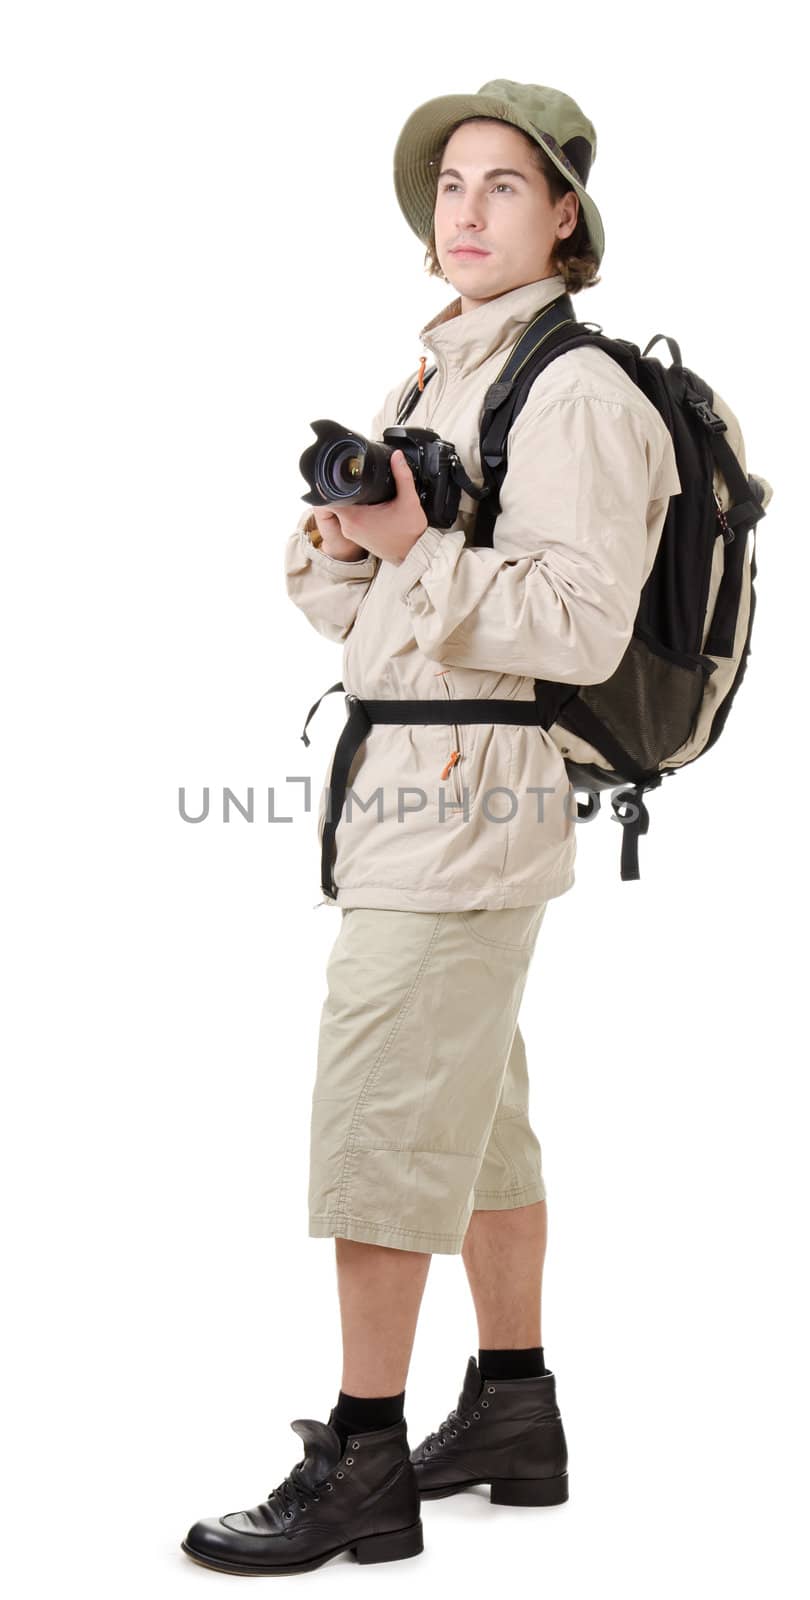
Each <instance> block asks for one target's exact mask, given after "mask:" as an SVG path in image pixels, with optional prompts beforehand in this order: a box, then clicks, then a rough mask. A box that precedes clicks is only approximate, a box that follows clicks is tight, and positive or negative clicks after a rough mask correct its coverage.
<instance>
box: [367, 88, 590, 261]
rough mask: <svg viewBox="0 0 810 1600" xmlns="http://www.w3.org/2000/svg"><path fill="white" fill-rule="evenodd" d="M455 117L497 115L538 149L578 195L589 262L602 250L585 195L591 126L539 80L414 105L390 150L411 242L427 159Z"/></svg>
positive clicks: (429, 182) (426, 189) (421, 206)
mask: <svg viewBox="0 0 810 1600" xmlns="http://www.w3.org/2000/svg"><path fill="white" fill-rule="evenodd" d="M462 117H497V118H498V120H499V121H501V122H511V123H512V125H513V126H514V127H515V128H520V129H521V130H522V132H523V133H526V134H528V136H529V138H530V139H533V140H534V142H535V144H540V145H542V147H543V149H544V150H545V152H546V154H547V155H548V156H550V158H551V160H552V161H553V162H554V165H555V166H556V167H558V168H559V170H560V172H561V173H562V175H563V177H564V178H567V179H568V180H569V182H570V184H571V188H572V189H573V190H574V192H575V194H577V195H578V196H579V203H580V207H581V209H582V214H583V216H584V218H585V225H586V227H587V229H588V234H589V237H590V241H591V244H592V246H593V249H594V252H595V254H596V259H597V261H601V259H602V256H603V254H604V250H605V232H604V228H603V227H602V218H601V217H600V215H599V212H598V211H597V209H596V206H595V205H594V203H593V201H592V199H591V197H590V195H589V194H586V192H585V185H586V183H587V181H588V174H589V173H590V170H591V167H592V165H593V162H594V160H595V159H596V129H595V128H594V126H593V123H592V122H589V121H588V118H587V117H586V116H585V115H584V114H583V112H582V111H580V108H579V106H578V105H577V103H576V101H575V100H572V99H571V96H570V95H567V94H563V93H562V92H561V91H560V90H559V89H548V88H546V87H545V85H543V84H540V83H513V82H512V81H511V80H510V79H509V78H493V79H492V81H491V82H490V83H485V84H482V86H481V88H480V89H479V90H478V93H477V94H443V95H440V96H439V98H438V99H437V100H426V101H425V103H424V105H421V106H417V109H416V110H415V111H414V112H412V113H411V115H410V116H409V118H408V120H407V122H406V123H405V126H404V128H403V129H402V132H401V133H400V135H399V138H398V140H397V143H396V148H395V150H394V188H395V190H396V196H397V200H398V201H399V205H400V208H401V210H402V211H403V213H404V215H405V219H406V221H407V223H408V225H409V226H410V227H411V228H412V229H413V231H414V233H415V234H416V235H417V238H419V239H421V240H422V242H423V244H427V241H428V238H429V236H430V230H431V227H432V225H433V211H434V206H435V201H436V179H437V177H438V172H437V171H436V169H435V166H434V165H432V164H431V163H432V162H434V160H435V158H436V156H437V155H438V153H439V151H440V150H441V148H442V145H443V144H444V142H445V140H446V139H447V135H448V133H449V131H450V129H451V128H452V127H453V126H454V124H455V123H456V122H459V121H460V120H461V118H462Z"/></svg>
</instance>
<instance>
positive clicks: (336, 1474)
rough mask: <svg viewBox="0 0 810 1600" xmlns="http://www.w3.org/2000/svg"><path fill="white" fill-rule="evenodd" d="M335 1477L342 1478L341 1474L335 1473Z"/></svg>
mask: <svg viewBox="0 0 810 1600" xmlns="http://www.w3.org/2000/svg"><path fill="white" fill-rule="evenodd" d="M335 1477H336V1478H342V1477H343V1473H342V1472H336V1473H335Z"/></svg>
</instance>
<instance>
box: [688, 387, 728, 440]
mask: <svg viewBox="0 0 810 1600" xmlns="http://www.w3.org/2000/svg"><path fill="white" fill-rule="evenodd" d="M686 402H687V405H690V406H691V407H692V410H693V411H694V413H695V415H696V416H698V417H699V418H700V420H701V422H702V423H703V424H704V425H705V427H707V428H708V429H709V430H710V432H711V433H725V432H726V424H725V423H724V421H723V418H722V417H718V415H717V412H716V411H712V408H711V406H710V405H709V402H708V400H704V399H702V398H701V396H700V395H696V394H694V393H693V392H692V391H690V390H688V389H687V391H686Z"/></svg>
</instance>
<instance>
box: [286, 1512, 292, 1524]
mask: <svg viewBox="0 0 810 1600" xmlns="http://www.w3.org/2000/svg"><path fill="white" fill-rule="evenodd" d="M284 1515H285V1517H286V1518H287V1521H288V1522H289V1520H290V1517H291V1516H292V1512H291V1511H285V1513H284Z"/></svg>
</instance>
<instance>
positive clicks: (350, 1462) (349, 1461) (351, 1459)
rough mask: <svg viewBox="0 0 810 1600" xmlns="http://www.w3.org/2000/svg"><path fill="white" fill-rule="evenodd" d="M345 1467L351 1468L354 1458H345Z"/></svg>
mask: <svg viewBox="0 0 810 1600" xmlns="http://www.w3.org/2000/svg"><path fill="white" fill-rule="evenodd" d="M346 1465H347V1467H353V1466H354V1456H347V1457H346Z"/></svg>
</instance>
